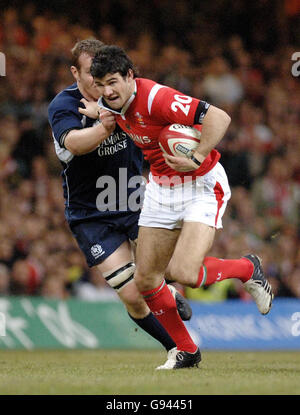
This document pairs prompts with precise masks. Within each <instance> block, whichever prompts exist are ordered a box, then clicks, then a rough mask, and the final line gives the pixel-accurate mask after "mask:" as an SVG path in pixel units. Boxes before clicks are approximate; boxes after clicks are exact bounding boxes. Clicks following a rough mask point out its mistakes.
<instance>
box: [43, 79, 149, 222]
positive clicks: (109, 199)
mask: <svg viewBox="0 0 300 415" xmlns="http://www.w3.org/2000/svg"><path fill="white" fill-rule="evenodd" d="M82 98H83V96H82V94H81V93H80V91H79V89H78V87H77V84H76V83H75V84H73V85H71V86H70V87H68V88H66V89H64V90H63V91H62V92H60V93H59V94H58V95H57V96H56V97H55V98H54V99H53V100H52V102H51V103H50V105H49V108H48V116H49V123H50V126H51V128H52V133H53V139H54V145H55V151H56V154H57V157H58V158H59V160H60V162H61V164H62V167H63V171H62V178H63V190H64V198H65V206H66V217H67V220H68V221H69V222H72V221H77V220H81V219H87V218H88V217H98V216H100V217H107V216H112V215H113V216H117V215H124V214H126V212H131V211H139V208H140V198H139V197H138V193H141V191H142V189H143V186H142V187H140V183H141V182H142V179H141V175H142V164H143V155H142V152H141V150H140V149H139V148H138V147H136V146H135V144H134V143H133V142H132V140H131V139H130V138H129V137H128V135H127V134H126V133H125V132H124V131H122V130H121V129H120V127H118V126H116V129H115V131H114V132H113V133H112V134H111V135H110V136H109V137H108V138H107V139H106V140H104V141H103V142H102V143H101V144H100V145H99V146H98V148H97V149H95V150H94V151H92V152H90V153H88V154H84V155H80V156H76V155H73V154H72V153H71V152H70V151H69V150H67V149H66V148H65V147H64V144H63V141H64V137H65V136H66V134H67V132H69V131H70V130H73V129H81V128H87V127H92V126H93V125H95V123H98V122H99V121H97V120H94V119H91V118H88V117H86V116H85V115H83V114H80V112H78V107H79V106H82V107H84V105H83V104H82V103H81V102H80V99H82ZM139 189H140V190H139Z"/></svg>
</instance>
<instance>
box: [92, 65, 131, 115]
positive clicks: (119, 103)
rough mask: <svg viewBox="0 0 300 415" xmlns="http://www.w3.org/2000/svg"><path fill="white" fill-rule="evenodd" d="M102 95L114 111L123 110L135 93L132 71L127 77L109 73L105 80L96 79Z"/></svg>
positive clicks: (117, 73)
mask: <svg viewBox="0 0 300 415" xmlns="http://www.w3.org/2000/svg"><path fill="white" fill-rule="evenodd" d="M95 84H96V85H97V87H98V91H99V93H100V95H101V96H102V97H103V98H104V99H105V101H106V102H107V104H108V105H109V106H110V107H111V108H112V109H114V110H119V109H121V108H122V107H123V106H124V105H125V103H126V102H127V101H128V99H129V98H130V97H131V95H132V94H133V92H134V76H133V72H132V71H131V70H129V71H128V74H127V75H126V76H124V77H123V76H122V75H121V74H120V73H119V72H116V73H113V74H111V73H108V74H106V75H105V76H104V77H103V78H95Z"/></svg>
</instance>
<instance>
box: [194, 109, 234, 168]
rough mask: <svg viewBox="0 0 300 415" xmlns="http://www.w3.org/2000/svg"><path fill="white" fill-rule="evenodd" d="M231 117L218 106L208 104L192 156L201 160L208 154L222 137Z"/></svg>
mask: <svg viewBox="0 0 300 415" xmlns="http://www.w3.org/2000/svg"><path fill="white" fill-rule="evenodd" d="M230 122H231V118H230V117H229V115H228V114H227V113H226V112H225V111H223V110H221V109H220V108H217V107H214V106H213V105H210V107H209V108H208V110H207V113H206V115H205V117H204V118H203V122H202V131H201V141H200V144H199V146H198V147H197V149H196V151H195V153H194V157H196V159H197V160H199V161H200V162H201V163H202V161H203V160H204V159H205V158H206V157H207V156H208V154H209V153H210V152H211V150H213V149H214V148H215V147H216V146H217V145H218V144H219V142H220V141H221V139H222V138H223V136H224V134H225V132H226V130H227V128H228V127H229V124H230Z"/></svg>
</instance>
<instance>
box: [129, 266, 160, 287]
mask: <svg viewBox="0 0 300 415" xmlns="http://www.w3.org/2000/svg"><path fill="white" fill-rule="evenodd" d="M134 281H135V283H136V285H137V288H138V290H139V292H143V291H148V290H151V289H152V288H153V284H154V279H153V276H152V274H151V273H146V272H143V271H142V269H140V268H137V270H136V271H135V274H134ZM154 285H155V284H154Z"/></svg>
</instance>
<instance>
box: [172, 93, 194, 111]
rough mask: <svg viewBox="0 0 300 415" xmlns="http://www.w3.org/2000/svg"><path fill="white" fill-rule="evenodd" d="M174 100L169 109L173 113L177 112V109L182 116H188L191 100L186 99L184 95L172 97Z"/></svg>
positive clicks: (189, 98)
mask: <svg viewBox="0 0 300 415" xmlns="http://www.w3.org/2000/svg"><path fill="white" fill-rule="evenodd" d="M174 98H175V100H176V101H173V102H172V104H171V109H172V111H174V112H177V110H178V109H180V110H181V111H182V112H183V113H184V115H186V116H187V115H188V113H189V110H190V108H191V106H190V105H188V104H190V103H191V102H192V98H191V97H188V96H186V95H178V94H176V95H174Z"/></svg>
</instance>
